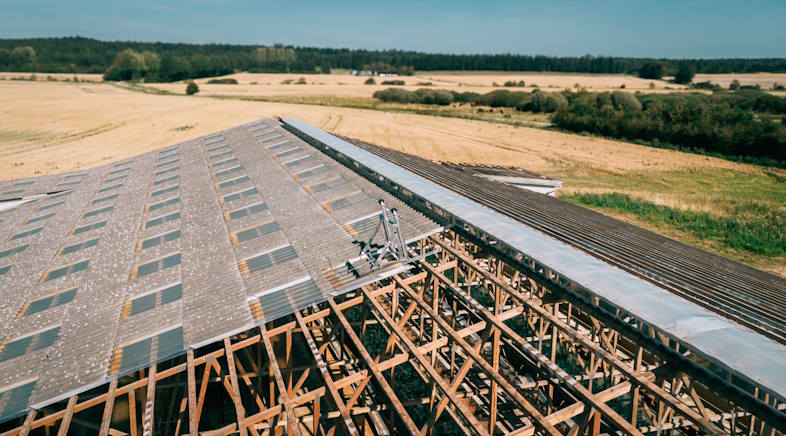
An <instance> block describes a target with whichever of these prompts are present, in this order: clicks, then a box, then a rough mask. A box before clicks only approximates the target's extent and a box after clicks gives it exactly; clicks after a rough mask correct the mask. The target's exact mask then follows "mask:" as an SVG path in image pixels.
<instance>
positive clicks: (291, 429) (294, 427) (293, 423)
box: [259, 324, 300, 435]
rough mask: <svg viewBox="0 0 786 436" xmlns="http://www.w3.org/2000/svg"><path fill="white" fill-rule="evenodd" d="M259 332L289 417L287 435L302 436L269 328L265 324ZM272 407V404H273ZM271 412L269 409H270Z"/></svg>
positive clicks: (260, 327)
mask: <svg viewBox="0 0 786 436" xmlns="http://www.w3.org/2000/svg"><path fill="white" fill-rule="evenodd" d="M259 331H260V333H261V337H262V344H264V346H265V351H266V352H267V358H268V361H269V362H268V364H269V365H270V371H271V372H272V373H273V377H274V379H275V382H276V385H277V386H278V392H279V397H280V398H281V403H282V404H283V405H284V413H286V415H287V434H289V435H300V428H299V427H298V422H297V419H296V418H295V411H294V406H293V404H292V399H291V398H289V395H287V385H286V384H284V377H283V376H282V375H281V368H279V367H278V360H276V353H275V352H274V351H273V344H272V343H271V342H270V337H269V334H268V331H267V328H266V327H265V325H264V324H262V325H260V326H259ZM271 407H272V403H271ZM268 410H269V409H268Z"/></svg>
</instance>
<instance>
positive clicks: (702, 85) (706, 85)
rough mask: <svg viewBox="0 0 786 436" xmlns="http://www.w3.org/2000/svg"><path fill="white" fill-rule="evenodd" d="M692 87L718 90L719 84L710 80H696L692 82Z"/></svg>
mask: <svg viewBox="0 0 786 436" xmlns="http://www.w3.org/2000/svg"><path fill="white" fill-rule="evenodd" d="M693 87H694V88H696V89H708V90H710V91H718V90H720V89H721V87H720V86H718V85H716V84H714V83H712V82H710V81H709V80H707V81H706V82H697V83H694V84H693Z"/></svg>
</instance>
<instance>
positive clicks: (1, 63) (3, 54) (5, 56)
mask: <svg viewBox="0 0 786 436" xmlns="http://www.w3.org/2000/svg"><path fill="white" fill-rule="evenodd" d="M10 64H11V52H10V51H8V50H6V49H4V48H0V67H6V68H7V66H8V65H10Z"/></svg>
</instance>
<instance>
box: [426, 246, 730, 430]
mask: <svg viewBox="0 0 786 436" xmlns="http://www.w3.org/2000/svg"><path fill="white" fill-rule="evenodd" d="M430 239H431V240H432V241H434V243H436V244H437V245H439V246H440V247H442V248H443V249H444V250H446V251H447V252H449V253H450V254H452V255H453V256H454V257H456V258H457V259H458V260H460V261H462V262H463V263H464V264H465V265H467V266H468V267H470V268H472V269H473V270H475V271H476V272H478V273H479V274H480V275H481V276H483V278H484V279H486V280H488V281H490V282H492V283H493V284H494V285H496V286H499V287H501V288H502V289H504V290H505V292H507V293H508V294H510V295H511V296H512V297H513V298H515V299H516V300H517V301H519V302H520V303H521V304H524V305H525V306H527V309H528V310H531V311H532V312H534V313H535V314H536V315H538V316H540V317H541V318H544V319H545V320H547V321H549V322H551V323H552V325H553V326H555V327H557V328H558V329H559V330H560V331H561V332H562V333H563V334H564V335H565V336H567V337H569V338H570V339H571V340H573V341H575V342H577V343H579V344H581V345H582V346H583V347H585V348H587V349H588V350H589V351H590V352H591V353H592V354H593V355H597V356H598V357H599V358H602V359H604V360H605V361H607V362H608V363H609V364H610V365H612V366H613V367H614V368H616V369H617V370H619V371H620V372H621V373H622V374H623V375H625V377H627V378H628V379H630V380H631V381H632V382H633V383H634V384H635V385H640V386H642V387H644V388H646V389H647V390H648V391H649V392H651V393H652V394H653V395H654V396H655V397H656V398H658V399H659V400H661V401H666V402H667V403H670V404H673V405H674V407H675V408H676V409H677V410H679V412H680V413H681V414H682V415H684V416H686V417H688V418H690V420H691V421H693V422H695V423H698V424H699V425H701V426H702V427H704V428H705V429H706V430H708V431H709V432H711V433H713V434H723V433H724V432H723V431H722V430H721V429H720V428H719V427H718V426H716V425H715V424H714V423H713V422H711V421H710V420H708V419H706V418H705V417H703V416H702V415H701V414H700V413H698V412H696V411H695V410H693V409H691V408H690V407H688V406H687V405H685V404H684V403H682V402H681V401H680V400H678V399H677V398H675V397H674V396H673V395H671V394H670V393H668V392H666V391H665V390H664V389H662V388H660V387H659V386H658V385H657V384H655V383H653V382H650V381H649V380H647V379H646V378H645V377H643V376H642V375H641V374H639V373H638V372H637V371H636V370H634V369H633V368H631V367H630V366H629V365H628V364H626V363H624V362H622V361H620V360H619V359H617V358H616V356H613V355H612V354H611V353H609V352H607V351H606V350H604V349H602V348H601V347H600V346H598V345H597V344H595V343H594V342H592V341H591V340H590V339H588V338H586V337H585V336H584V335H582V334H580V333H579V332H578V331H576V330H574V329H573V328H571V327H570V326H569V325H567V324H565V323H564V322H562V321H561V320H560V319H559V318H558V317H556V316H554V315H552V314H551V313H549V311H547V310H546V309H544V308H543V307H541V306H540V305H538V304H536V303H534V302H533V301H531V300H530V299H529V298H527V297H526V296H525V295H522V294H521V293H520V292H518V291H517V290H515V289H513V288H512V287H511V286H509V285H508V284H507V283H504V282H502V281H501V280H499V279H497V278H496V277H495V276H494V275H493V274H491V273H489V272H488V271H486V270H485V269H483V268H482V267H480V266H479V265H477V264H476V263H475V262H473V261H472V259H469V258H467V257H466V256H464V255H463V254H461V253H459V252H458V251H457V250H456V249H455V248H453V247H451V246H450V245H448V244H447V243H445V242H443V241H441V240H439V238H435V237H433V236H432V237H431V238H430Z"/></svg>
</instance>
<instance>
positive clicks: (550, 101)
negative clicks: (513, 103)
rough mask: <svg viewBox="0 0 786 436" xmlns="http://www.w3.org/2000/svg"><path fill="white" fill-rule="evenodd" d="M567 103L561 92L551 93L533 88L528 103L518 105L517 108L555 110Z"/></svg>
mask: <svg viewBox="0 0 786 436" xmlns="http://www.w3.org/2000/svg"><path fill="white" fill-rule="evenodd" d="M567 104H568V100H567V98H565V96H564V95H562V94H551V93H546V92H542V91H540V90H535V91H533V92H532V94H531V97H530V100H529V104H527V105H525V106H523V107H520V106H517V109H519V110H530V111H532V112H548V113H551V112H556V111H557V109H559V108H561V107H563V106H565V105H567Z"/></svg>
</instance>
